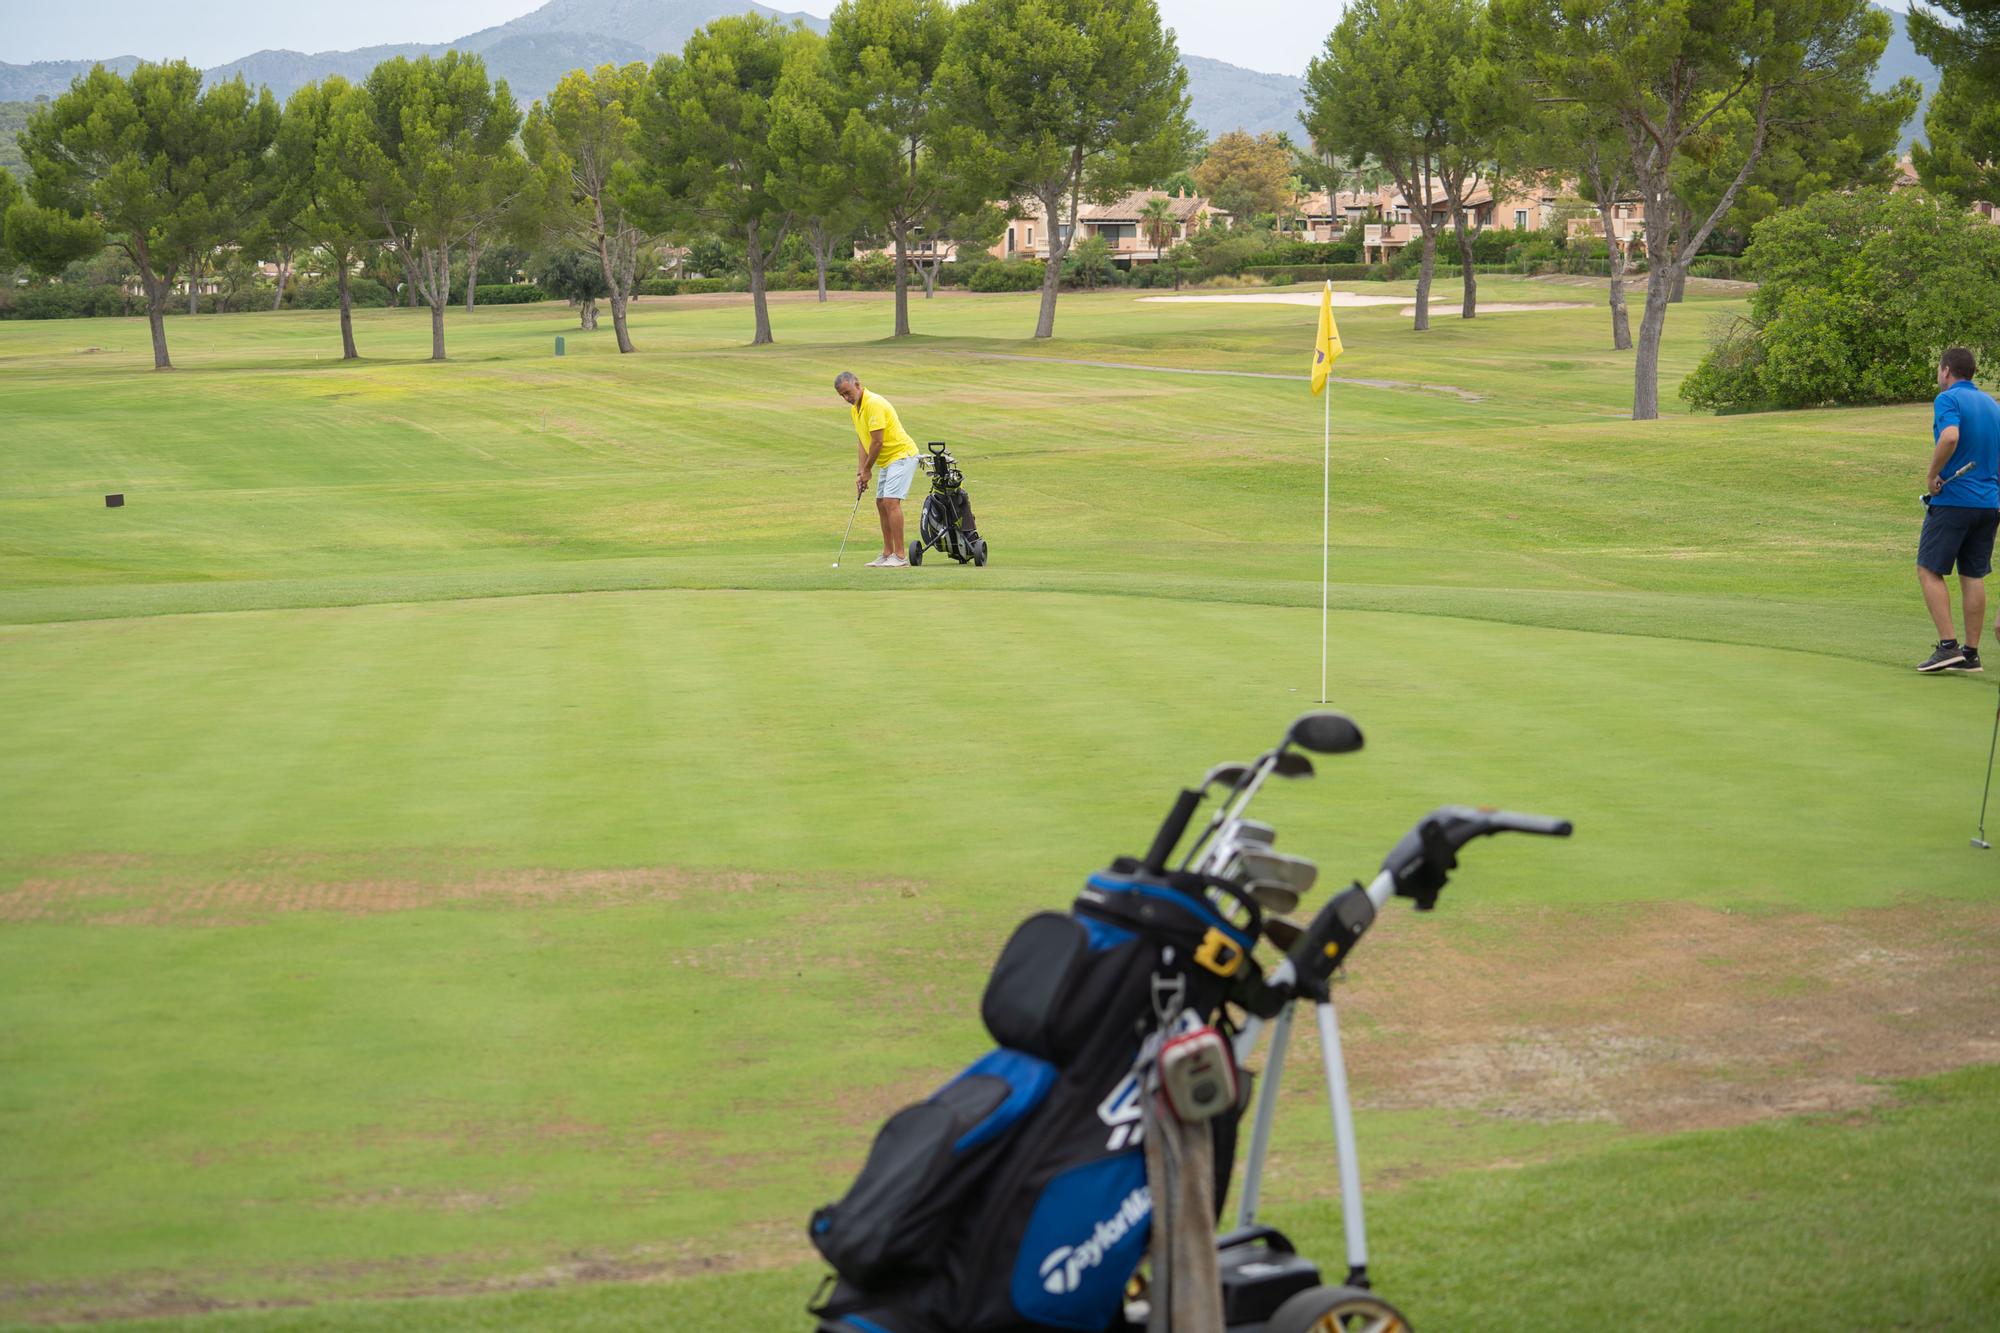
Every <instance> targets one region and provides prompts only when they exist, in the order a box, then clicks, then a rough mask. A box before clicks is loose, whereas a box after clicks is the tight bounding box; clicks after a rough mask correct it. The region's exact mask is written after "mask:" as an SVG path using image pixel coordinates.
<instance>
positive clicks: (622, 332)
mask: <svg viewBox="0 0 2000 1333" xmlns="http://www.w3.org/2000/svg"><path fill="white" fill-rule="evenodd" d="M595 207H596V209H597V267H598V268H599V270H601V271H602V273H603V274H604V289H605V291H607V292H609V293H610V294H611V332H612V333H613V334H614V335H615V336H616V337H617V339H618V351H619V353H620V354H621V355H623V354H624V353H626V352H629V351H632V350H633V348H632V333H631V330H630V329H629V328H627V327H626V324H625V308H626V303H627V302H628V301H629V300H630V299H631V296H632V269H633V267H634V266H635V265H636V264H637V262H638V240H637V238H635V237H632V236H631V235H630V234H629V232H626V231H621V232H620V233H619V244H620V245H621V246H622V245H624V244H626V243H627V242H628V241H629V242H630V244H631V253H632V256H633V263H632V264H625V263H623V262H614V261H613V259H612V256H611V244H612V243H611V235H610V232H609V230H608V229H607V228H606V226H605V222H604V204H603V202H602V201H601V200H600V201H598V202H597V203H596V205H595Z"/></svg>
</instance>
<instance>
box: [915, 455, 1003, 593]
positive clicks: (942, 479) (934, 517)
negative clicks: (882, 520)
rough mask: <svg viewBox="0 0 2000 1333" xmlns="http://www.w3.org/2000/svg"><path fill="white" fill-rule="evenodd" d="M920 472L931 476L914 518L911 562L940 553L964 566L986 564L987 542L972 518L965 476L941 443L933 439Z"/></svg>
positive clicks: (920, 562) (918, 562)
mask: <svg viewBox="0 0 2000 1333" xmlns="http://www.w3.org/2000/svg"><path fill="white" fill-rule="evenodd" d="M929 448H930V457H929V458H926V459H924V460H923V469H924V471H925V472H926V473H927V474H928V475H929V476H930V479H931V490H930V494H929V495H926V496H925V497H924V507H923V509H922V510H921V511H920V512H919V514H918V516H917V536H916V538H915V539H914V540H913V541H911V543H910V551H909V557H910V563H911V564H913V565H921V564H922V563H923V562H924V552H926V551H943V552H944V553H945V554H946V555H948V556H950V557H951V558H952V559H954V560H956V561H958V563H959V564H961V565H963V564H965V563H967V562H968V561H969V562H971V563H972V564H975V565H983V564H985V563H986V556H987V547H986V539H985V538H984V537H982V536H980V535H979V523H978V520H976V519H974V518H973V516H972V497H971V496H969V495H967V494H966V493H965V474H964V473H963V472H961V471H960V470H959V466H958V463H957V461H956V460H954V459H953V458H952V456H951V451H950V450H948V449H946V448H945V447H944V442H943V441H942V440H932V441H931V442H930V445H929Z"/></svg>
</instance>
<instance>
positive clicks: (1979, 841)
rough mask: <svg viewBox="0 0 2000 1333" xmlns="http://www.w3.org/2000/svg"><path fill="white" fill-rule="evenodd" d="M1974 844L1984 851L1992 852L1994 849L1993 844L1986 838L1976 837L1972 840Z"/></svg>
mask: <svg viewBox="0 0 2000 1333" xmlns="http://www.w3.org/2000/svg"><path fill="white" fill-rule="evenodd" d="M1972 845H1973V846H1974V847H1977V848H1978V849H1979V850H1980V851H1982V852H1990V851H1992V850H1993V844H1992V843H1990V842H1988V841H1986V839H1984V838H1974V839H1973V840H1972Z"/></svg>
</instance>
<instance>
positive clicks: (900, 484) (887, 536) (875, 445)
mask: <svg viewBox="0 0 2000 1333" xmlns="http://www.w3.org/2000/svg"><path fill="white" fill-rule="evenodd" d="M833 391H834V392H835V393H837V394H839V395H840V396H841V397H842V398H845V399H846V400H847V414H848V416H850V417H852V418H853V420H854V437H855V440H856V441H857V442H858V444H859V449H858V451H857V453H858V457H859V460H860V461H859V463H858V465H857V466H856V468H855V472H854V493H855V494H856V495H857V496H858V495H860V494H861V493H862V492H863V491H865V490H867V489H868V477H869V474H870V473H872V472H874V471H875V470H876V469H877V468H880V469H881V474H882V475H881V477H880V479H879V480H878V481H877V482H876V483H875V516H876V517H877V518H879V519H881V520H882V554H881V555H879V556H877V557H876V558H875V559H873V560H870V561H869V562H868V564H869V566H870V567H871V568H876V569H902V568H904V567H905V566H907V565H908V564H909V563H910V562H909V559H908V558H907V557H906V556H904V554H903V497H904V496H906V495H908V494H909V493H910V479H911V478H912V477H914V476H915V475H916V473H917V442H916V441H915V440H913V439H911V438H910V433H909V432H908V431H906V430H904V429H903V423H902V421H901V420H900V419H899V418H898V417H897V416H896V408H895V406H894V405H893V404H892V403H890V401H889V400H888V399H887V398H884V397H883V396H882V395H881V394H879V393H870V392H868V391H867V390H866V389H864V388H862V387H861V381H860V380H858V379H856V378H855V377H854V372H853V371H851V370H843V371H841V372H840V374H839V375H838V376H836V377H835V379H834V381H833Z"/></svg>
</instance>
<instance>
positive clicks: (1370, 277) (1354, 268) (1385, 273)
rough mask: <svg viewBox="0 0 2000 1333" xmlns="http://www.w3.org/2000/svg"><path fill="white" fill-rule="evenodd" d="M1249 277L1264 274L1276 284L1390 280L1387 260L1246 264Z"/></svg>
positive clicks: (1244, 270) (1245, 275) (1244, 268)
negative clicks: (1374, 262)
mask: <svg viewBox="0 0 2000 1333" xmlns="http://www.w3.org/2000/svg"><path fill="white" fill-rule="evenodd" d="M1243 276H1244V277H1246V278H1262V279H1263V280H1264V281H1265V282H1268V283H1270V284H1271V285H1272V286H1273V287H1282V286H1284V285H1285V284H1286V283H1291V282H1324V281H1328V280H1331V281H1333V282H1387V281H1388V280H1389V279H1390V277H1391V276H1393V275H1392V274H1391V273H1390V272H1389V266H1388V265H1387V264H1246V265H1244V266H1243Z"/></svg>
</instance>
